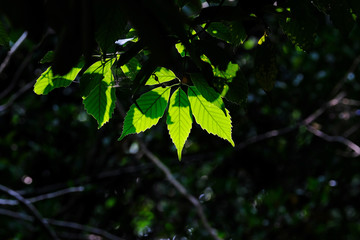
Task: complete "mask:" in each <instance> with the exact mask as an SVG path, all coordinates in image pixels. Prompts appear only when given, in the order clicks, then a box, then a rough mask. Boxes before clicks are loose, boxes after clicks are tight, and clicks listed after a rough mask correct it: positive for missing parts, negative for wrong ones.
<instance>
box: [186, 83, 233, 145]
mask: <svg viewBox="0 0 360 240" xmlns="http://www.w3.org/2000/svg"><path fill="white" fill-rule="evenodd" d="M188 96H189V101H190V106H191V111H192V113H193V115H194V117H195V120H196V122H197V123H198V124H199V125H200V126H201V127H202V128H203V129H204V130H206V131H207V132H209V133H211V134H214V135H217V136H219V137H221V138H223V139H225V140H227V141H229V142H230V143H231V145H232V146H235V144H234V141H233V140H232V137H231V128H232V125H231V118H230V114H229V111H228V110H227V109H226V111H227V115H226V116H225V114H224V113H223V112H222V111H221V110H220V109H219V108H218V107H216V106H215V105H214V104H212V103H211V102H209V101H207V100H206V99H205V98H204V97H203V96H202V95H201V94H200V92H199V91H198V90H197V89H196V87H189V88H188Z"/></svg>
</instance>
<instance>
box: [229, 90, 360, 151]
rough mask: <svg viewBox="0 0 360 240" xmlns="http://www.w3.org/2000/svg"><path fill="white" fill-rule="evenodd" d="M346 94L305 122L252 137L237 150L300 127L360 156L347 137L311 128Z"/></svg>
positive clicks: (329, 102) (325, 105) (338, 96)
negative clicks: (341, 144)
mask: <svg viewBox="0 0 360 240" xmlns="http://www.w3.org/2000/svg"><path fill="white" fill-rule="evenodd" d="M345 95H346V94H345V93H344V92H340V93H339V94H338V95H337V96H336V97H334V98H333V99H331V100H329V101H328V102H326V103H325V104H324V105H323V106H322V107H320V108H319V109H317V110H316V111H314V112H313V113H312V114H310V115H309V116H308V117H306V118H305V119H304V120H303V121H301V122H299V123H297V124H296V125H294V126H289V127H285V128H281V129H276V130H271V131H268V132H266V133H263V134H260V135H256V136H253V137H250V138H249V139H247V140H245V141H243V142H241V143H238V144H237V146H236V150H241V149H243V148H245V147H247V146H248V145H250V144H254V143H257V142H261V141H264V140H266V139H269V138H273V137H277V136H281V135H284V134H287V133H289V132H291V131H293V130H296V129H298V128H299V127H300V126H305V127H306V128H307V129H308V130H309V131H310V132H311V133H313V134H315V135H316V136H319V137H321V138H323V139H324V140H326V141H329V142H340V143H343V144H345V145H346V146H348V147H349V148H350V149H352V150H354V152H355V155H356V156H358V155H359V154H360V147H359V146H358V145H356V144H355V143H353V142H351V141H350V140H348V139H346V138H345V137H341V136H336V137H333V136H329V135H327V134H325V133H323V132H321V131H319V130H317V131H315V130H316V129H315V128H313V127H311V126H309V125H310V124H311V123H312V122H314V121H315V120H316V119H317V118H318V117H320V116H321V115H322V114H323V113H324V112H325V111H326V110H327V109H329V108H331V107H334V106H336V105H337V104H339V103H340V102H342V101H343V99H344V97H345Z"/></svg>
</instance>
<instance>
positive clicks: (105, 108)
mask: <svg viewBox="0 0 360 240" xmlns="http://www.w3.org/2000/svg"><path fill="white" fill-rule="evenodd" d="M115 101H116V95H115V88H112V87H111V86H109V85H107V84H106V83H105V81H102V82H100V84H98V85H97V86H96V87H95V88H94V89H93V90H92V91H91V92H90V94H89V95H88V96H87V97H86V98H85V99H84V101H83V103H84V106H85V108H86V111H87V112H88V113H89V114H91V115H92V116H93V117H94V118H95V119H96V120H97V122H98V125H99V126H98V127H99V128H100V127H102V126H103V125H104V124H105V123H107V122H108V121H109V120H110V118H111V116H112V114H113V112H114V109H115Z"/></svg>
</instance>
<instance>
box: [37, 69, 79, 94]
mask: <svg viewBox="0 0 360 240" xmlns="http://www.w3.org/2000/svg"><path fill="white" fill-rule="evenodd" d="M81 68H82V64H79V65H78V66H76V67H74V68H72V69H71V70H70V72H69V73H68V74H65V75H63V76H60V75H55V76H54V74H53V72H52V69H51V67H49V68H48V69H47V70H46V71H45V72H44V73H43V74H41V76H40V77H39V78H38V79H37V80H36V83H35V85H34V92H35V93H36V94H38V95H46V94H48V93H49V92H50V91H52V90H54V89H55V88H60V87H68V86H69V85H70V84H71V82H72V81H74V80H75V78H76V76H77V75H78V73H79V72H80V70H81Z"/></svg>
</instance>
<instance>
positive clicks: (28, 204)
mask: <svg viewBox="0 0 360 240" xmlns="http://www.w3.org/2000/svg"><path fill="white" fill-rule="evenodd" d="M0 191H2V192H4V193H6V194H8V195H9V196H12V197H14V198H15V199H16V200H18V201H19V202H20V203H21V204H22V205H23V206H24V207H25V208H26V209H27V210H28V211H29V212H30V213H31V214H32V215H33V216H34V217H35V220H36V221H38V222H39V223H40V225H41V226H42V227H43V228H44V229H45V231H46V232H47V233H48V234H49V235H50V237H51V238H52V239H55V240H59V238H58V237H57V236H56V233H55V232H54V230H53V229H52V228H51V227H50V226H49V223H48V222H47V220H46V219H44V218H43V217H42V216H41V214H40V213H39V211H38V210H37V209H36V208H35V207H34V205H32V203H31V202H30V201H29V200H27V199H25V198H24V197H23V196H21V195H20V194H19V193H18V192H16V191H14V190H12V189H10V188H8V187H6V186H4V185H1V184H0Z"/></svg>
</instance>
